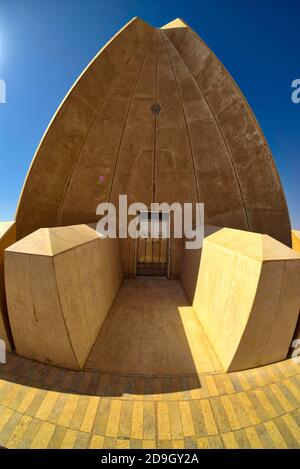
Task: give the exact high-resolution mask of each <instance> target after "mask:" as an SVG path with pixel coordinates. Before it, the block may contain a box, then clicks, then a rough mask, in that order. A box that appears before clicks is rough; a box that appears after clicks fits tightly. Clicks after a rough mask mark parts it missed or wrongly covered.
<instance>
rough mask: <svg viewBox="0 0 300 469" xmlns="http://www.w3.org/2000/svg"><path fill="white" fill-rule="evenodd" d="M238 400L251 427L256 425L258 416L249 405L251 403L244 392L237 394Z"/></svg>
mask: <svg viewBox="0 0 300 469" xmlns="http://www.w3.org/2000/svg"><path fill="white" fill-rule="evenodd" d="M238 398H239V400H240V401H241V404H242V406H243V407H244V409H245V411H246V412H247V414H248V416H249V419H250V421H251V423H252V425H256V424H258V423H260V421H259V418H258V416H257V415H256V412H255V408H254V406H253V405H252V404H251V401H250V399H249V397H248V395H247V393H246V392H240V393H238Z"/></svg>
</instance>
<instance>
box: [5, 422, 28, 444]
mask: <svg viewBox="0 0 300 469" xmlns="http://www.w3.org/2000/svg"><path fill="white" fill-rule="evenodd" d="M31 421H32V417H30V416H29V415H23V417H22V419H21V421H20V423H19V424H18V425H17V426H16V428H15V429H14V431H13V433H12V435H11V437H10V438H9V440H8V441H7V443H6V445H5V446H6V448H8V449H14V448H17V447H18V446H19V443H20V441H21V440H22V437H23V435H24V433H25V432H26V430H27V428H28V426H29V424H30V422H31Z"/></svg>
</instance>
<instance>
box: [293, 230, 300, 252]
mask: <svg viewBox="0 0 300 469" xmlns="http://www.w3.org/2000/svg"><path fill="white" fill-rule="evenodd" d="M292 246H293V249H294V251H297V252H299V253H300V231H297V230H292Z"/></svg>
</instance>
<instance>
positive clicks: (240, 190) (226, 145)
mask: <svg viewBox="0 0 300 469" xmlns="http://www.w3.org/2000/svg"><path fill="white" fill-rule="evenodd" d="M164 35H165V36H167V35H166V34H165V32H164ZM168 39H169V38H168ZM169 40H170V39H169ZM172 44H173V43H172ZM173 46H174V44H173ZM174 47H175V46H174ZM175 48H176V47H175ZM176 50H177V52H178V49H176ZM178 54H179V52H178ZM179 55H180V57H181V59H182V61H183V62H184V63H185V65H186V67H187V69H188V70H189V72H190V74H191V76H192V77H193V79H194V81H195V83H196V85H197V86H198V88H199V90H200V92H201V94H202V96H203V98H204V100H205V102H206V104H207V106H208V108H209V110H210V112H211V115H212V117H213V120H214V122H215V124H216V126H217V128H218V130H219V132H220V135H221V137H222V141H223V143H224V146H225V148H226V152H227V154H228V156H229V161H230V164H231V167H232V170H233V174H234V176H235V179H236V182H237V185H238V188H239V192H240V196H241V200H242V203H243V207H244V212H245V218H246V222H247V226H248V229H249V230H251V227H250V222H249V218H248V212H247V208H246V204H245V200H244V196H243V192H242V187H241V183H240V180H239V177H238V174H237V171H236V169H235V166H234V163H233V158H232V155H231V152H230V150H229V146H228V144H227V141H226V139H225V135H224V133H223V131H222V129H221V126H220V124H219V121H218V119H217V116H216V114H215V112H214V111H213V109H212V107H211V105H210V103H209V101H208V98H207V96H206V94H205V93H204V91H203V90H202V87H201V86H200V85H199V83H198V81H197V80H196V77H195V75H194V74H193V73H192V71H191V69H190V67H189V66H188V64H187V63H186V61H185V60H184V58H183V57H182V55H181V54H179Z"/></svg>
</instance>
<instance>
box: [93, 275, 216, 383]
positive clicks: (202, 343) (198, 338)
mask: <svg viewBox="0 0 300 469" xmlns="http://www.w3.org/2000/svg"><path fill="white" fill-rule="evenodd" d="M85 369H87V370H98V371H101V372H104V373H111V374H114V375H130V376H161V377H167V376H173V377H174V376H177V377H178V376H182V377H183V376H192V375H197V374H200V373H205V372H208V373H211V372H215V371H221V370H222V367H221V365H220V362H219V360H218V358H217V357H216V354H215V352H214V350H213V349H212V347H211V345H210V343H209V341H208V339H207V337H206V335H205V334H204V332H203V329H202V326H201V324H200V321H199V320H198V318H197V316H196V314H195V312H194V311H193V308H192V307H191V304H190V302H189V300H188V299H187V297H186V295H185V293H184V291H183V290H182V287H181V286H180V283H179V281H178V280H167V279H165V278H154V277H139V278H136V279H126V280H125V281H124V283H123V285H122V287H121V289H120V291H119V293H118V295H117V297H116V300H115V301H114V303H113V305H112V307H111V310H110V311H109V313H108V315H107V317H106V320H105V322H104V324H103V327H102V328H101V330H100V333H99V335H98V338H97V340H96V342H95V345H94V347H93V349H92V351H91V354H90V356H89V358H88V360H87V362H86V366H85Z"/></svg>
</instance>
